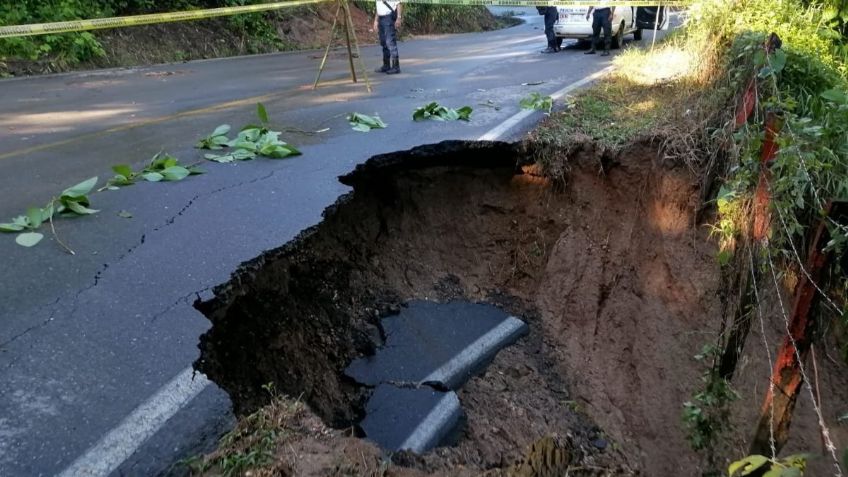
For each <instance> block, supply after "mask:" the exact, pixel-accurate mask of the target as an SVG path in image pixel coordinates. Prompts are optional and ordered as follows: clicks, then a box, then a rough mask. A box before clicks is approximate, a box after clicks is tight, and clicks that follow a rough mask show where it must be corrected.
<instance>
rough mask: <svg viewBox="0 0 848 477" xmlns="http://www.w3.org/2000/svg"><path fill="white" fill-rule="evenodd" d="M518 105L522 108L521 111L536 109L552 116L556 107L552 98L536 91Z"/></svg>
mask: <svg viewBox="0 0 848 477" xmlns="http://www.w3.org/2000/svg"><path fill="white" fill-rule="evenodd" d="M518 105H519V106H521V109H535V110H537V111H544V112H545V113H547V114H551V110H552V109H553V107H554V99H553V98H552V97H550V96H542V95H541V94H540V93H537V92H535V91H534V92H532V93H530V95H529V96H527V97H526V98H523V99H522V100H521V101H519V102H518Z"/></svg>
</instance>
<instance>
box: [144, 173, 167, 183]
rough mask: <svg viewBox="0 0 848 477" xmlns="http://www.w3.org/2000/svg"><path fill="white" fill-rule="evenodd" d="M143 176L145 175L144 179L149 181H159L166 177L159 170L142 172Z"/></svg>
mask: <svg viewBox="0 0 848 477" xmlns="http://www.w3.org/2000/svg"><path fill="white" fill-rule="evenodd" d="M141 177H144V180H146V181H149V182H159V181H161V180H162V179H164V178H165V177H164V176H163V175H162V174H160V173H158V172H145V173H143V174H141Z"/></svg>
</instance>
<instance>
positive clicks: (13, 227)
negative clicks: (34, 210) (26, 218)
mask: <svg viewBox="0 0 848 477" xmlns="http://www.w3.org/2000/svg"><path fill="white" fill-rule="evenodd" d="M25 228H26V227H24V226H23V225H18V224H0V232H6V233H13V232H20V231H21V230H24V229H25Z"/></svg>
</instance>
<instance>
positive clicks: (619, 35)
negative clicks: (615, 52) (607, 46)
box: [612, 22, 624, 48]
mask: <svg viewBox="0 0 848 477" xmlns="http://www.w3.org/2000/svg"><path fill="white" fill-rule="evenodd" d="M622 46H624V22H621V25H619V26H618V31H617V32H616V33H615V36H614V37H612V47H613V48H621V47H622Z"/></svg>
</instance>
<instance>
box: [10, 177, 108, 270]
mask: <svg viewBox="0 0 848 477" xmlns="http://www.w3.org/2000/svg"><path fill="white" fill-rule="evenodd" d="M95 185H97V177H92V178H90V179H87V180H85V181H83V182H80V183H79V184H77V185H75V186H72V187H69V188H67V189H65V190H64V191H62V193H61V194H60V195H59V197H54V198H53V199H51V200H50V202H48V203H47V205H45V206H44V207H30V208H29V209H27V212H26V214H25V215H19V216H17V217H14V218H13V219H12V221H11V222H8V223H0V232H5V233H17V234H18V236H17V237H15V243H17V244H18V245H22V246H24V247H34V246H35V245H38V243H39V242H41V240H42V239H43V238H44V234H42V233H40V232H38V229H39V228H40V227H41V226H42V225H43V224H44V223H45V222H49V223H50V230H51V232H52V233H53V236H54V237H55V238H56V241H57V242H58V243H59V244H60V245H61V246H62V247H63V248H64V249H65V250H67V251H68V253H70V254H71V255H73V254H74V251H73V250H71V249H70V247H68V246H67V245H65V244H64V243H63V242H62V241H61V240H59V236H58V235H57V234H56V228H55V226H54V224H53V217H54V216H55V215H56V214H59V215H60V216H65V217H67V216H83V215H91V214H96V213H97V212H99V210H95V209H92V208H90V206H91V201H90V200H89V198H88V194H89V193H90V192H91V190H92V189H93V188H94V186H95Z"/></svg>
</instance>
